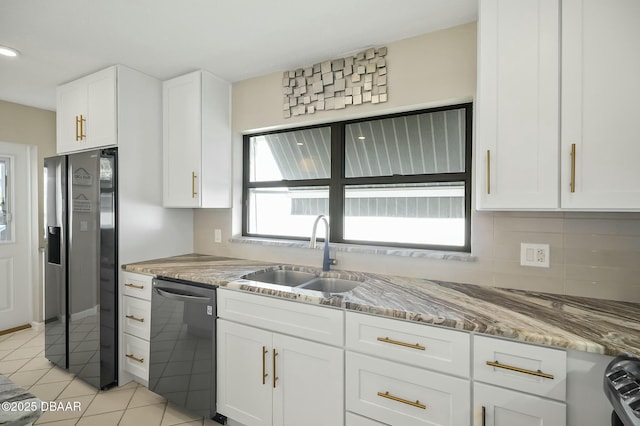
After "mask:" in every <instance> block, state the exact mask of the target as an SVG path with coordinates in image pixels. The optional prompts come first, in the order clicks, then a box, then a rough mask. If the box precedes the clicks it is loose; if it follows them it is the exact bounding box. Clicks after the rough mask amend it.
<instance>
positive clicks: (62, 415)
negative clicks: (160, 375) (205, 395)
mask: <svg viewBox="0 0 640 426" xmlns="http://www.w3.org/2000/svg"><path fill="white" fill-rule="evenodd" d="M0 374H3V375H4V376H6V377H9V378H10V379H11V380H12V381H13V382H14V383H15V384H17V385H19V386H21V387H22V388H24V389H26V390H28V391H29V392H31V393H32V394H34V395H35V396H36V397H38V398H40V399H41V400H42V401H45V402H52V401H57V402H64V403H66V402H71V403H72V404H74V403H80V410H79V411H72V410H68V411H47V412H44V413H43V414H42V416H41V417H40V419H38V421H37V422H36V423H35V424H36V425H47V426H54V425H55V426H70V425H91V426H110V425H123V426H129V425H145V426H170V425H193V426H196V425H198V426H216V425H218V423H215V422H213V421H211V420H209V419H203V418H201V417H200V418H199V417H194V416H193V415H192V414H189V413H188V412H186V411H184V410H182V409H180V408H178V407H176V406H174V405H172V404H171V403H168V402H167V401H166V400H165V399H164V398H163V397H161V396H159V395H156V394H155V393H153V392H151V391H149V390H148V389H147V388H145V387H144V386H142V385H139V384H137V383H135V382H129V383H127V384H125V385H124V386H120V387H116V388H112V389H109V390H108V391H98V390H97V389H95V388H93V387H91V386H89V385H88V384H86V383H85V382H83V381H82V380H80V379H78V378H76V377H75V376H74V375H73V374H71V373H69V372H67V371H65V370H62V369H60V368H58V367H56V366H54V365H53V364H51V363H50V362H49V361H47V359H45V357H44V331H35V330H32V329H29V330H22V331H17V332H14V333H11V334H7V335H4V336H0ZM218 426H219V425H218Z"/></svg>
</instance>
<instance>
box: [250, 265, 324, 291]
mask: <svg viewBox="0 0 640 426" xmlns="http://www.w3.org/2000/svg"><path fill="white" fill-rule="evenodd" d="M317 277H318V276H317V275H316V274H312V273H310V272H302V271H292V270H290V269H274V270H271V271H259V272H253V273H251V274H247V275H245V276H243V277H242V278H244V279H245V280H252V281H259V282H261V283H268V284H277V285H285V286H289V287H297V286H299V285H300V284H304V283H306V282H309V281H310V280H313V279H314V278H317Z"/></svg>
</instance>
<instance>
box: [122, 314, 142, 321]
mask: <svg viewBox="0 0 640 426" xmlns="http://www.w3.org/2000/svg"><path fill="white" fill-rule="evenodd" d="M125 317H126V318H128V319H130V320H134V321H138V322H144V318H138V317H134V316H133V315H125Z"/></svg>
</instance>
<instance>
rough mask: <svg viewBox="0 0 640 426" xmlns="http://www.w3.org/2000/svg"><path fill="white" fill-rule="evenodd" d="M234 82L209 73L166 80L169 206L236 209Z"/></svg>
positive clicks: (166, 195)
mask: <svg viewBox="0 0 640 426" xmlns="http://www.w3.org/2000/svg"><path fill="white" fill-rule="evenodd" d="M230 100H231V85H230V84H229V83H227V82H226V81H223V80H220V79H219V78H217V77H215V76H214V75H212V74H210V73H208V72H205V71H196V72H192V73H189V74H186V75H183V76H180V77H176V78H174V79H171V80H168V81H165V82H164V83H163V118H164V121H163V126H164V127H163V129H164V132H163V133H164V134H163V147H164V151H163V156H164V179H163V183H164V193H163V200H164V201H163V203H164V205H165V206H166V207H208V208H229V207H231V107H230Z"/></svg>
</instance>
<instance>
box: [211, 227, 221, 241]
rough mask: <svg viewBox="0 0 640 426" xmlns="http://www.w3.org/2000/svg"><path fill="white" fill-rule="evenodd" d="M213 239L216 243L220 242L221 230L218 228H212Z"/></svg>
mask: <svg viewBox="0 0 640 426" xmlns="http://www.w3.org/2000/svg"><path fill="white" fill-rule="evenodd" d="M213 241H214V242H216V243H221V242H222V231H221V230H220V229H217V228H216V229H214V230H213Z"/></svg>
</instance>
